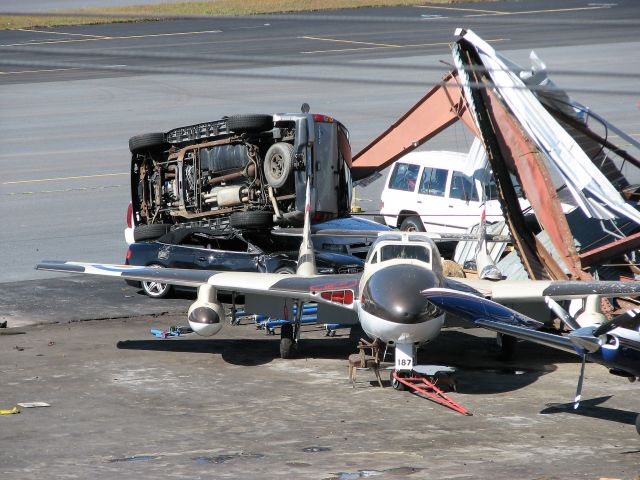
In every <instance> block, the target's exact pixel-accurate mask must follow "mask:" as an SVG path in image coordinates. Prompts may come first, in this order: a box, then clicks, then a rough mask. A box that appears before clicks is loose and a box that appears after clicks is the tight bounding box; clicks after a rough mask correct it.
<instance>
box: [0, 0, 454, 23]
mask: <svg viewBox="0 0 640 480" xmlns="http://www.w3.org/2000/svg"><path fill="white" fill-rule="evenodd" d="M132 1H135V0H132ZM420 3H421V2H420V1H416V0H304V1H302V0H210V1H199V2H179V3H164V4H158V5H130V6H123V7H111V8H91V9H89V8H84V9H81V10H77V11H73V12H71V11H69V12H65V13H69V14H73V15H72V16H71V15H70V16H64V14H61V16H52V15H29V16H22V15H19V16H18V15H15V16H9V15H0V29H4V30H7V29H17V28H36V27H39V28H42V27H56V26H61V25H91V24H101V23H114V22H134V21H148V20H161V19H163V18H164V17H170V16H172V15H175V16H178V15H212V16H217V15H220V16H232V15H260V14H267V13H300V12H317V11H322V10H339V9H345V8H364V7H391V6H402V5H416V4H420ZM422 3H424V2H422ZM428 3H430V4H434V3H440V4H451V3H458V2H456V0H431V1H430V2H428ZM18 8H19V7H18ZM83 14H86V15H87V16H86V17H85V16H81V15H83ZM79 15H80V16H79Z"/></svg>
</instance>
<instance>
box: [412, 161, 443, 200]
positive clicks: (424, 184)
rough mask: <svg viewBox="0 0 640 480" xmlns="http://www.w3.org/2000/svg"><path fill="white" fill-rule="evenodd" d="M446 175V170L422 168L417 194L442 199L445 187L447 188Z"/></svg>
mask: <svg viewBox="0 0 640 480" xmlns="http://www.w3.org/2000/svg"><path fill="white" fill-rule="evenodd" d="M447 173H448V172H447V171H446V170H443V169H441V168H430V167H424V170H423V171H422V178H421V179H420V189H419V190H418V193H424V194H427V195H434V196H436V197H444V191H445V187H446V186H447Z"/></svg>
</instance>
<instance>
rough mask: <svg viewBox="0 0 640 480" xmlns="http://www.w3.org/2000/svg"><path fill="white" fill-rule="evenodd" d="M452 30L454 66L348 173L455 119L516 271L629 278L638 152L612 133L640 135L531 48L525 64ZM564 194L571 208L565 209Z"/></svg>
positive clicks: (639, 233) (636, 242) (373, 166)
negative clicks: (576, 90) (574, 88)
mask: <svg viewBox="0 0 640 480" xmlns="http://www.w3.org/2000/svg"><path fill="white" fill-rule="evenodd" d="M456 35H457V37H458V40H457V41H456V42H455V44H454V45H453V48H452V51H453V59H454V64H455V66H456V69H455V71H452V72H450V73H448V74H447V75H446V76H445V77H444V78H443V80H442V82H441V83H440V84H439V85H437V86H435V87H434V88H433V89H431V90H430V91H429V92H428V93H427V94H426V95H425V96H424V97H423V98H422V99H421V100H419V101H418V102H417V103H416V104H415V105H414V106H413V107H412V108H411V109H410V110H409V111H408V112H407V113H406V114H405V115H403V116H402V117H401V118H400V119H399V120H398V121H397V122H396V123H394V124H393V125H392V126H391V127H390V128H389V129H387V131H385V132H384V133H383V134H382V135H380V136H379V137H378V138H377V139H375V140H374V141H373V142H371V144H369V145H368V146H367V147H365V148H364V149H363V150H362V151H361V152H359V153H358V154H357V155H356V156H355V157H354V162H353V172H354V178H362V177H365V176H366V175H368V174H369V173H371V172H373V171H375V170H380V169H381V168H384V167H385V166H387V165H389V164H391V163H392V162H394V161H395V160H397V159H398V158H400V157H401V156H403V155H405V154H407V153H408V152H410V151H411V150H414V149H415V148H417V147H419V146H420V145H422V144H423V143H425V142H426V141H428V140H429V139H430V138H432V137H433V136H435V135H436V134H438V133H439V132H441V131H442V130H444V129H446V128H447V127H449V126H450V125H452V124H454V123H455V122H457V121H458V120H462V122H463V123H464V125H465V126H466V127H467V128H468V129H469V130H470V131H471V132H472V133H473V134H474V135H475V136H476V137H477V138H478V139H479V140H480V141H481V142H482V144H483V145H484V149H485V151H486V154H487V158H488V163H489V165H490V168H491V170H492V171H493V175H494V178H495V181H496V184H497V186H498V194H499V200H500V202H501V205H502V209H503V213H504V217H505V220H506V223H507V225H508V227H509V230H510V232H511V236H512V238H513V245H514V247H515V251H516V252H517V256H518V257H519V262H518V264H519V265H520V264H521V265H522V267H520V268H521V270H522V272H523V275H525V276H526V277H528V278H531V279H553V280H562V279H579V280H585V281H590V280H594V279H601V280H604V279H607V280H619V279H626V278H630V279H632V278H634V275H635V274H636V273H638V272H640V270H638V268H637V267H636V264H637V263H638V262H637V258H636V256H637V255H638V253H637V249H638V247H640V212H639V210H638V201H637V198H638V193H639V192H640V189H639V188H638V186H632V180H635V181H638V179H640V172H639V171H638V168H639V167H640V161H639V160H638V156H637V154H636V156H633V155H632V154H631V153H629V152H628V151H627V150H625V148H623V147H622V146H620V145H618V144H616V143H614V141H613V139H612V136H614V135H613V134H615V137H616V139H617V140H618V139H619V140H622V141H624V142H625V143H626V145H627V146H629V147H631V148H633V149H634V151H637V152H640V144H639V143H638V142H636V141H635V140H633V138H631V137H630V136H628V135H626V134H624V132H622V131H620V130H619V129H617V128H616V127H615V126H613V125H611V124H610V123H609V122H607V121H606V120H604V119H603V118H601V117H600V116H598V115H597V114H595V113H594V112H592V111H590V110H589V108H587V107H585V106H583V105H581V104H579V103H578V102H576V101H574V100H573V99H571V98H569V96H568V95H567V94H566V92H564V91H563V90H561V89H559V88H558V87H557V86H555V84H553V82H551V80H550V79H549V78H548V76H547V74H546V71H545V65H544V64H543V63H542V62H541V61H540V60H539V59H538V58H537V56H536V55H535V54H534V53H533V52H532V54H531V60H532V64H533V67H532V68H531V69H528V70H527V69H524V68H522V67H520V66H518V65H516V64H515V63H513V62H512V61H510V60H509V59H507V58H506V57H504V56H502V55H501V54H499V53H498V52H496V51H495V50H494V49H493V48H492V47H491V46H490V45H489V44H488V43H487V42H485V41H483V40H482V39H481V38H480V37H478V36H477V35H476V34H474V33H473V32H472V31H468V30H461V29H459V30H457V31H456ZM514 177H515V178H516V179H517V182H518V183H519V185H520V186H521V187H522V190H523V191H524V194H525V196H526V198H527V200H528V201H529V202H530V204H531V208H532V209H533V211H534V213H535V215H536V218H537V220H538V223H539V226H538V225H536V226H535V228H532V226H531V224H530V223H527V222H525V220H524V215H523V212H522V210H521V208H520V204H519V202H518V200H517V196H516V190H515V187H516V186H515V185H514V181H513V178H514ZM567 204H570V205H573V206H575V207H576V208H573V209H572V210H571V212H570V213H565V211H566V208H565V211H563V205H567ZM514 275H515V274H514ZM510 278H511V277H510ZM606 309H607V310H609V309H610V307H606ZM609 311H610V310H609ZM607 313H609V312H607Z"/></svg>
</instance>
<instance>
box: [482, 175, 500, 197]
mask: <svg viewBox="0 0 640 480" xmlns="http://www.w3.org/2000/svg"><path fill="white" fill-rule="evenodd" d="M483 188H484V198H485V200H497V199H498V186H497V185H496V181H495V179H494V178H493V175H491V177H490V178H489V181H488V182H487V183H485V184H484V185H483Z"/></svg>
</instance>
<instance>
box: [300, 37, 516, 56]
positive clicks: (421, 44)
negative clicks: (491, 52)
mask: <svg viewBox="0 0 640 480" xmlns="http://www.w3.org/2000/svg"><path fill="white" fill-rule="evenodd" d="M509 40H510V39H509V38H496V39H492V40H485V41H486V42H487V43H498V42H506V41H509ZM443 45H444V46H448V45H451V42H438V43H416V44H412V45H380V46H376V47H359V48H336V49H332V50H309V51H305V52H300V53H303V54H313V53H339V52H354V51H358V50H375V49H379V48H415V47H441V46H443Z"/></svg>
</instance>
